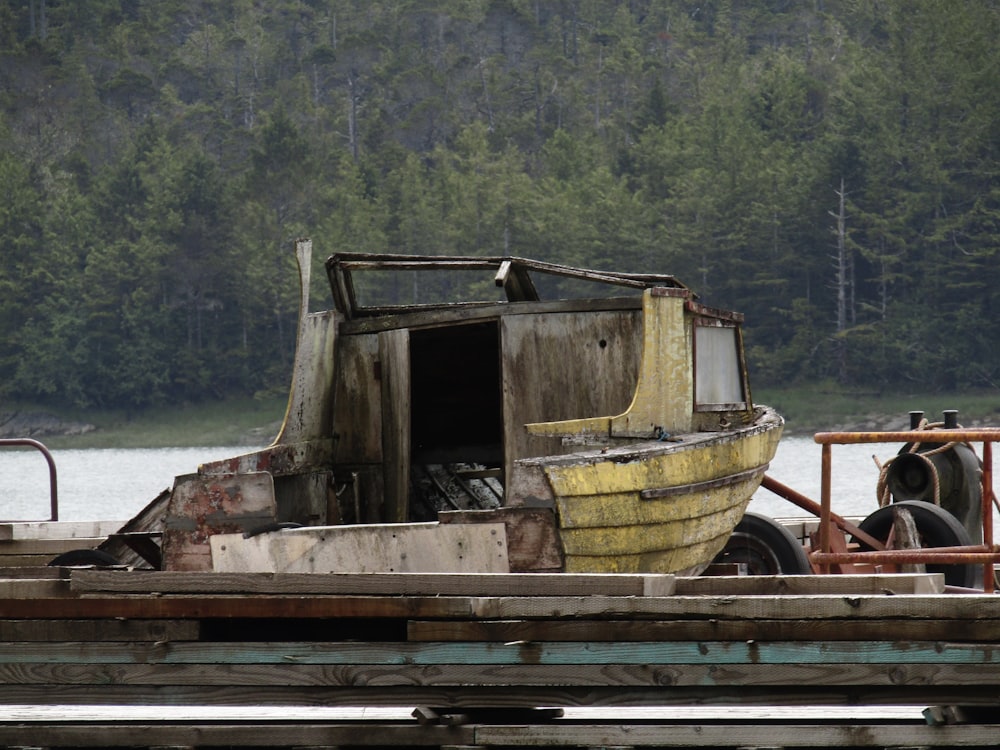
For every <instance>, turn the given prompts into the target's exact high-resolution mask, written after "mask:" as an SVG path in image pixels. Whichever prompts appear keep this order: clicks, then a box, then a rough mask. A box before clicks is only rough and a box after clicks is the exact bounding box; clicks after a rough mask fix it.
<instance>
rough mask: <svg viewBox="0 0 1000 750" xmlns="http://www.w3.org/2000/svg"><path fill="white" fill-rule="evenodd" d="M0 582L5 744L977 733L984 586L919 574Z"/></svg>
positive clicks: (828, 740)
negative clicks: (968, 590)
mask: <svg viewBox="0 0 1000 750" xmlns="http://www.w3.org/2000/svg"><path fill="white" fill-rule="evenodd" d="M32 570H33V569H20V570H18V571H17V572H16V574H15V573H14V572H13V569H12V570H11V571H10V574H9V575H8V576H7V577H6V578H3V579H2V580H0V613H2V615H0V744H2V745H6V746H32V747H59V746H73V747H79V746H88V745H90V746H96V745H100V746H104V747H113V746H132V747H134V746H137V745H139V746H164V745H171V746H178V745H180V746H199V747H201V746H205V747H209V746H226V747H234V746H246V747H250V746H254V747H292V746H294V747H332V746H344V745H350V746H411V747H412V746H440V747H446V746H447V747H457V746H475V747H517V746H522V747H525V746H531V747H547V746H560V747H608V746H616V747H617V746H622V747H759V746H768V747H773V746H789V747H793V746H794V747H807V746H808V747H890V746H894V747H899V746H911V747H912V746H924V747H929V746H949V747H952V746H963V745H966V746H970V745H990V744H992V743H993V742H994V741H995V738H996V737H997V736H998V729H1000V726H998V725H997V724H996V723H982V722H985V721H989V722H996V721H997V719H996V718H991V717H994V714H995V713H996V709H997V704H998V703H1000V598H998V597H995V596H988V595H982V594H979V595H973V594H945V593H940V592H941V591H942V590H943V585H942V581H941V577H940V576H936V575H921V574H898V575H882V576H862V575H854V576H846V575H845V576H789V577H747V576H742V577H699V578H680V577H676V578H675V577H673V576H669V575H614V574H604V575H602V574H593V575H567V574H492V575H480V574H419V573H411V574H404V573H372V574H360V575H358V574H354V575H352V574H327V575H317V574H239V575H237V574H219V573H204V574H198V573H171V572H143V571H124V570H121V571H119V570H94V569H65V568H63V569H60V568H49V569H35V572H34V573H33V572H32Z"/></svg>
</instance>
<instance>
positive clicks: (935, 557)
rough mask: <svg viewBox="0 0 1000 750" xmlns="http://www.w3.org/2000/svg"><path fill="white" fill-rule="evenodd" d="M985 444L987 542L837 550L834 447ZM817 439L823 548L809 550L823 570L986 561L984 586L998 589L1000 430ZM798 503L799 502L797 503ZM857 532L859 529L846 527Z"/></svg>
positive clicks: (837, 434) (829, 434) (838, 434)
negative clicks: (998, 453)
mask: <svg viewBox="0 0 1000 750" xmlns="http://www.w3.org/2000/svg"><path fill="white" fill-rule="evenodd" d="M932 435H933V438H934V442H968V443H978V442H982V444H983V451H982V459H981V460H982V500H981V501H982V528H983V542H982V544H974V545H970V546H962V547H928V548H923V549H909V550H891V549H890V550H887V549H885V548H884V545H881V544H878V545H876V544H871V542H872V541H877V540H865V541H866V542H867V543H869V544H870V545H871V546H872V547H873V550H872V551H864V552H861V551H856V552H835V551H833V549H832V534H833V528H834V527H840V528H842V529H844V528H845V527H844V525H843V523H842V522H843V520H844V519H840V518H839V517H838V516H837V515H836V514H835V513H833V511H832V508H831V505H832V489H831V488H832V480H831V472H832V464H833V462H832V446H834V445H855V444H860V443H921V442H929V441H928V438H929V437H931V436H932ZM814 440H815V441H816V443H818V444H819V445H820V446H822V465H821V484H820V505H819V514H818V515H819V519H820V525H819V535H818V536H819V549H818V550H817V551H814V552H812V553H811V554H810V560H811V561H812V562H814V563H815V564H816V565H817V566H818V567H819V569H820V570H821V571H822V572H830V566H832V565H837V564H856V563H864V564H871V565H879V564H908V563H930V564H934V563H937V564H966V565H968V564H981V565H982V566H983V589H984V590H985V591H986V592H987V593H992V592H993V590H994V574H993V571H994V567H993V566H994V565H995V564H996V563H997V562H1000V551H998V550H997V547H996V546H995V545H994V543H993V507H992V506H993V503H994V501H995V496H994V493H993V443H994V442H996V441H998V440H1000V429H998V428H980V429H964V428H952V429H936V430H934V431H933V432H931V433H929V432H928V431H927V430H906V431H897V432H820V433H817V434H816V435H815V436H814ZM779 494H780V493H779ZM793 502H794V501H793ZM845 530H847V531H849V532H850V533H854V534H855V536H857V534H856V531H857V529H849V528H848V529H845Z"/></svg>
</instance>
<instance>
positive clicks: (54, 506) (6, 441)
mask: <svg viewBox="0 0 1000 750" xmlns="http://www.w3.org/2000/svg"><path fill="white" fill-rule="evenodd" d="M7 447H11V448H12V447H27V448H34V449H35V450H37V451H40V452H41V454H42V455H43V456H45V460H46V461H47V462H48V464H49V520H50V521H58V520H59V489H58V487H59V485H58V482H57V481H56V461H55V459H54V458H52V453H50V452H49V449H48V448H46V447H45V445H43V444H42V443H40V442H38V441H37V440H33V439H32V438H0V448H7Z"/></svg>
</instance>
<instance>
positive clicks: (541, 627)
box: [407, 618, 1000, 642]
mask: <svg viewBox="0 0 1000 750" xmlns="http://www.w3.org/2000/svg"><path fill="white" fill-rule="evenodd" d="M887 639H893V640H917V641H921V640H923V641H933V640H942V641H949V640H950V641H956V642H991V641H1000V620H995V619H994V620H985V619H979V620H930V619H916V620H905V619H884V620H878V619H870V620H868V619H866V620H827V621H823V620H820V621H817V620H722V619H718V618H710V619H701V620H592V619H588V620H544V619H543V620H523V619H521V620H517V619H515V620H456V619H452V620H410V621H408V622H407V640H409V641H502V642H509V641H587V640H590V641H660V640H673V641H692V640H693V641H701V640H709V641H711V640H740V641H746V640H757V641H802V640H825V641H878V640H887Z"/></svg>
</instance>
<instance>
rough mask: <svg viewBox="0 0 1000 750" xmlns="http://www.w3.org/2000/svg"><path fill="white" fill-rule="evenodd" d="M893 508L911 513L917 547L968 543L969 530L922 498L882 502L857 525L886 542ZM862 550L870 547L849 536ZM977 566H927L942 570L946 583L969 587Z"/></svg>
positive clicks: (931, 569)
mask: <svg viewBox="0 0 1000 750" xmlns="http://www.w3.org/2000/svg"><path fill="white" fill-rule="evenodd" d="M893 508H906V509H907V510H909V511H910V515H912V516H913V522H914V523H915V524H916V527H917V533H918V534H919V535H920V546H921V547H965V546H968V545H971V544H972V540H971V539H970V538H969V532H968V531H966V529H965V527H964V526H963V525H962V524H961V523H959V521H958V519H957V518H955V516H953V515H952V514H951V513H949V512H948V511H946V510H945V509H944V508H942V507H941V506H939V505H934V503H927V502H924V501H923V500H904V501H902V502H898V503H892V504H890V505H884V506H882V507H881V508H879V509H878V510H877V511H875V512H874V513H872V514H871V515H870V516H868V518H866V519H865V520H864V521H862V522H861V523H860V524H859V527H860V528H861V530H862V531H864V532H865V533H867V534H869V535H871V536H873V537H875V538H876V539H878V540H880V541H883V542H884V541H886V540H887V539H888V538H889V533H890V532H891V531H892V527H893V524H894V522H895V514H894V513H893ZM851 541H853V542H857V543H858V545H859V547H860V548H861V549H862V550H871V547H870V546H868V545H867V544H865V543H864V542H862V541H861V540H859V539H853V538H852V540H851ZM979 568H980V566H978V565H972V564H970V565H928V566H927V572H928V573H943V574H944V582H945V583H946V584H947V585H949V586H963V587H966V588H972V587H975V586H976V585H977V580H978V577H979V570H978V569H979Z"/></svg>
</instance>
